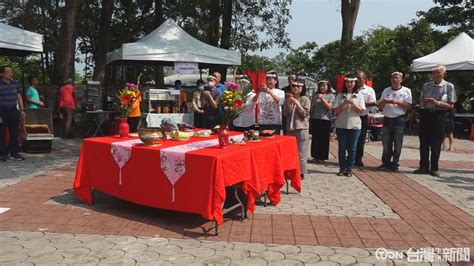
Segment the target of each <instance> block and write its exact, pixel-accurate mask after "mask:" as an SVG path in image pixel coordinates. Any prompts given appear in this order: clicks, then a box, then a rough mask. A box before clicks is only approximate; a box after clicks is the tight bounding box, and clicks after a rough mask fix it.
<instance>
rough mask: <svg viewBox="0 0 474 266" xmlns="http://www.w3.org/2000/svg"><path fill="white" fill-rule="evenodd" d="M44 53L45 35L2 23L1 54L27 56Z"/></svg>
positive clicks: (0, 33)
mask: <svg viewBox="0 0 474 266" xmlns="http://www.w3.org/2000/svg"><path fill="white" fill-rule="evenodd" d="M42 52H43V35H41V34H38V33H34V32H31V31H27V30H22V29H19V28H16V27H13V26H9V25H6V24H3V23H0V54H1V55H14V56H25V55H28V54H30V53H42Z"/></svg>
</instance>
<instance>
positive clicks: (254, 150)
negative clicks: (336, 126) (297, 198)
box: [74, 132, 301, 224]
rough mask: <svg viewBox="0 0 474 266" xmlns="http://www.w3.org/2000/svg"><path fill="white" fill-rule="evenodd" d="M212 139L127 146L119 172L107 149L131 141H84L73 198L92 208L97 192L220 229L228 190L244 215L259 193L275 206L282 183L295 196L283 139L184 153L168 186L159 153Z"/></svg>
mask: <svg viewBox="0 0 474 266" xmlns="http://www.w3.org/2000/svg"><path fill="white" fill-rule="evenodd" d="M236 134H238V133H236V132H232V133H231V135H236ZM215 138H216V136H214V135H211V137H208V138H197V137H191V138H190V139H189V140H188V141H172V140H167V141H165V142H163V143H162V145H161V146H157V147H148V146H142V145H132V146H131V150H130V151H131V156H130V158H129V160H128V161H127V162H126V163H125V165H124V166H123V167H122V168H121V170H120V168H119V167H118V164H117V162H116V160H114V157H113V156H112V155H111V150H112V144H114V143H118V142H122V141H131V140H133V138H128V139H121V138H119V137H118V136H114V137H99V138H88V139H86V140H84V142H83V144H82V147H81V153H80V157H79V162H78V165H77V170H76V176H75V180H74V192H75V194H76V196H77V197H79V198H80V199H81V200H82V201H83V202H85V203H87V204H89V205H92V204H93V201H92V190H93V189H97V190H99V191H101V192H104V193H106V194H109V195H112V196H115V197H117V198H121V199H124V200H127V201H130V202H134V203H137V204H141V205H145V206H150V207H156V208H162V209H168V210H175V211H181V212H188V213H195V214H200V215H201V216H202V217H204V218H206V219H208V220H212V221H216V222H217V223H218V224H222V222H223V217H222V216H223V215H222V206H223V203H224V201H225V199H226V191H225V188H226V187H228V186H232V185H235V184H240V186H241V187H242V191H243V192H244V194H245V195H246V196H247V200H248V206H247V208H248V212H250V213H252V212H253V211H254V209H255V200H256V199H257V198H258V197H259V196H260V195H262V193H263V192H265V191H266V192H267V195H268V198H269V200H270V202H271V203H272V204H273V205H277V204H278V203H279V202H280V189H281V187H282V186H283V185H284V184H285V178H288V180H289V182H291V185H292V187H293V188H295V189H296V190H297V191H298V192H300V191H301V179H300V170H299V160H298V148H297V143H296V139H295V138H294V137H289V136H275V138H272V139H262V140H261V141H260V142H248V143H246V145H230V146H228V147H226V148H224V149H222V148H219V147H218V146H211V147H207V148H202V149H197V150H193V151H189V152H186V153H185V157H184V158H185V160H184V162H183V164H182V166H184V167H185V172H184V174H183V175H182V176H181V178H179V180H177V181H176V182H175V184H174V185H173V184H172V183H171V182H170V179H169V178H168V177H167V175H166V174H165V173H164V171H163V167H162V166H163V165H162V162H165V161H166V160H165V159H166V158H163V157H162V156H160V154H162V153H161V151H163V149H167V148H170V147H176V146H179V145H186V144H190V143H195V142H196V143H197V142H202V141H205V140H212V139H215ZM174 165H179V164H174ZM167 170H168V171H169V169H167ZM180 170H181V171H182V169H177V171H180ZM168 174H169V173H168Z"/></svg>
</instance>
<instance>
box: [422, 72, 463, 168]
mask: <svg viewBox="0 0 474 266" xmlns="http://www.w3.org/2000/svg"><path fill="white" fill-rule="evenodd" d="M445 75H446V67H445V66H444V65H437V66H436V67H435V68H434V69H433V72H432V79H433V81H431V82H428V83H426V84H425V85H423V89H422V90H421V95H420V108H421V110H420V115H421V116H420V130H419V138H420V168H419V169H417V170H415V172H414V173H415V174H428V173H429V174H430V175H432V176H436V177H439V172H438V170H439V168H438V162H439V156H440V153H441V144H442V143H443V140H444V137H445V135H446V120H447V116H448V110H450V109H451V108H453V106H454V103H455V102H456V92H455V90H454V85H453V84H452V83H449V82H447V81H445V80H444V76H445ZM430 152H431V158H430Z"/></svg>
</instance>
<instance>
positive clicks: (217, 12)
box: [207, 0, 222, 46]
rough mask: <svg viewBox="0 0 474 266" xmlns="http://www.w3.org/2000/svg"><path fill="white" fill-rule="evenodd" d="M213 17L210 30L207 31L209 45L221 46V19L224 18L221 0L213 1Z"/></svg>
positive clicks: (211, 7)
mask: <svg viewBox="0 0 474 266" xmlns="http://www.w3.org/2000/svg"><path fill="white" fill-rule="evenodd" d="M209 10H210V11H211V17H210V18H209V29H208V30H207V43H208V44H210V45H214V46H218V45H219V32H220V25H219V24H220V23H219V22H220V18H221V16H222V9H221V0H211V6H210V7H209Z"/></svg>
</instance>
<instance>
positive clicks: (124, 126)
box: [119, 117, 130, 138]
mask: <svg viewBox="0 0 474 266" xmlns="http://www.w3.org/2000/svg"><path fill="white" fill-rule="evenodd" d="M129 133H130V126H129V125H128V122H127V118H123V117H121V118H120V123H119V135H120V137H121V138H127V137H128V134H129Z"/></svg>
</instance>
